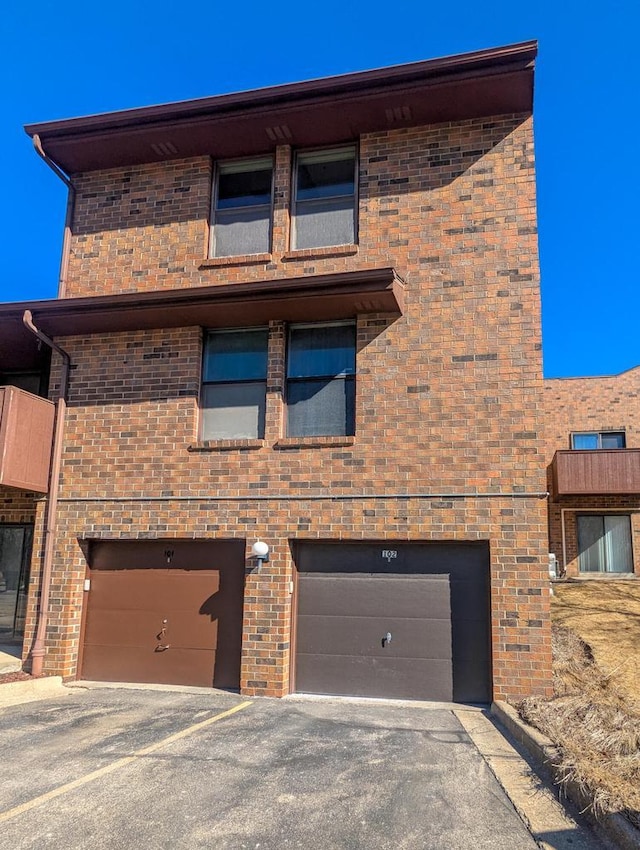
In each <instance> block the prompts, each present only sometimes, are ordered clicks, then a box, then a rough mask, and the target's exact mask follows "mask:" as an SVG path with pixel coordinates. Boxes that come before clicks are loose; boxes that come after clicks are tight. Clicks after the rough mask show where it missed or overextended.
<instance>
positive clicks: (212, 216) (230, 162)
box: [208, 154, 276, 260]
mask: <svg viewBox="0 0 640 850" xmlns="http://www.w3.org/2000/svg"><path fill="white" fill-rule="evenodd" d="M266 162H269V163H270V166H271V187H270V193H269V205H268V206H269V215H268V236H267V246H266V248H265V250H264V251H243V252H242V253H240V254H216V213H217V212H218V196H219V187H220V175H221V173H222V169H223V168H224V167H226V166H234V165H237V166H241V165H250V164H251V163H255V164H256V165H258V164H259V163H266ZM256 170H259V169H256ZM275 172H276V159H275V156H274V155H273V154H265V156H253V157H241V158H235V159H220V160H215V161H214V163H213V169H212V190H211V208H210V210H209V252H208V257H209V259H210V260H224V259H228V258H231V257H243V256H253V255H260V254H264V253H267V254H269V253H271V250H272V246H273V210H274V193H275ZM238 173H239V172H238ZM266 206H267V205H266V204H255V205H254V207H255V208H258V207H266ZM246 208H250V206H248V207H245V209H246Z"/></svg>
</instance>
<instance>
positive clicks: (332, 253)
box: [282, 245, 358, 261]
mask: <svg viewBox="0 0 640 850" xmlns="http://www.w3.org/2000/svg"><path fill="white" fill-rule="evenodd" d="M357 253H358V246H357V245H330V246H328V247H324V248H300V250H297V251H287V253H286V254H283V255H282V260H283V261H288V260H315V259H322V258H323V257H350V256H352V255H353V254H357Z"/></svg>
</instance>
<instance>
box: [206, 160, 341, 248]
mask: <svg viewBox="0 0 640 850" xmlns="http://www.w3.org/2000/svg"><path fill="white" fill-rule="evenodd" d="M272 199H273V158H272V157H265V158H262V159H247V160H234V161H229V162H220V163H218V164H217V165H216V168H215V180H214V190H213V202H212V210H211V239H210V254H211V256H212V257H232V256H240V255H244V254H262V253H269V252H270V251H271V222H272V210H273V201H272ZM356 206H357V204H356V149H355V147H354V146H353V145H350V146H346V147H339V148H331V149H326V150H320V151H306V152H299V153H298V154H296V157H295V162H294V168H293V175H292V208H291V245H290V247H291V248H292V249H294V250H295V249H302V248H322V247H328V246H333V245H350V244H353V243H355V241H356Z"/></svg>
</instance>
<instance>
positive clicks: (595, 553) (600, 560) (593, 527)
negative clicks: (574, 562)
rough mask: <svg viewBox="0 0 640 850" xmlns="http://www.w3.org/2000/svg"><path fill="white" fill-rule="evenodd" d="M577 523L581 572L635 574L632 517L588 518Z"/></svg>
mask: <svg viewBox="0 0 640 850" xmlns="http://www.w3.org/2000/svg"><path fill="white" fill-rule="evenodd" d="M577 522H578V553H579V556H578V560H579V564H580V572H584V573H631V572H633V556H632V549H631V520H630V518H629V516H626V515H614V514H604V515H596V514H588V515H584V516H578V517H577Z"/></svg>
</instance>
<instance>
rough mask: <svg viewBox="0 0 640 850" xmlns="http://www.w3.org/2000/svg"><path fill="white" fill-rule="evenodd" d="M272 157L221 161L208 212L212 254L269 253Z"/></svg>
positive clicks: (215, 255) (230, 255)
mask: <svg viewBox="0 0 640 850" xmlns="http://www.w3.org/2000/svg"><path fill="white" fill-rule="evenodd" d="M272 186H273V160H272V159H271V157H266V158H264V159H250V160H242V161H235V162H220V163H218V165H217V167H216V174H215V186H214V192H213V209H212V216H211V256H212V257H232V256H238V255H240V254H263V253H268V252H269V250H270V247H271V205H272V204H271V198H272Z"/></svg>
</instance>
